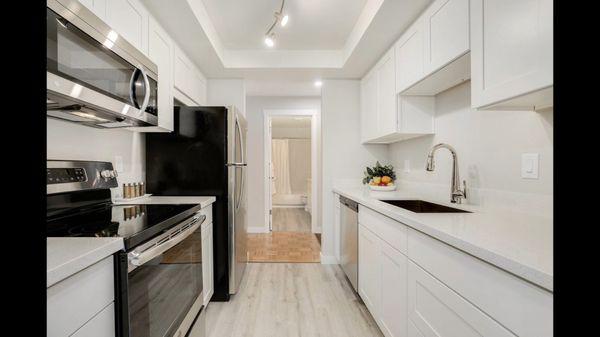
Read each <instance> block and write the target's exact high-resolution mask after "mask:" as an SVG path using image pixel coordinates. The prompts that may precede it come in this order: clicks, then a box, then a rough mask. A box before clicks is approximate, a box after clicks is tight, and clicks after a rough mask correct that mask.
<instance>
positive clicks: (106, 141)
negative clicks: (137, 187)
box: [46, 118, 146, 193]
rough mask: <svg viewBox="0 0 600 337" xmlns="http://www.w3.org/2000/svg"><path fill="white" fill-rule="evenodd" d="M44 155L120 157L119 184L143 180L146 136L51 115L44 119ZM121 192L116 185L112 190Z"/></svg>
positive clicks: (113, 161)
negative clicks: (54, 117)
mask: <svg viewBox="0 0 600 337" xmlns="http://www.w3.org/2000/svg"><path fill="white" fill-rule="evenodd" d="M47 121H48V124H47V149H46V153H47V157H48V159H64V160H98V161H109V162H112V163H113V165H115V157H117V156H120V157H122V160H123V171H122V172H119V173H118V174H119V176H118V178H117V180H118V182H119V185H121V184H123V183H128V182H139V181H145V173H146V138H145V135H144V134H143V133H137V132H132V131H128V130H121V129H112V130H104V129H96V128H92V127H89V126H82V125H77V124H74V123H70V122H64V121H60V120H56V119H52V118H48V119H47ZM115 192H119V193H120V192H121V189H120V188H117V189H113V193H115Z"/></svg>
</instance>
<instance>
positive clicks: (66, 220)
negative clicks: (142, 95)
mask: <svg viewBox="0 0 600 337" xmlns="http://www.w3.org/2000/svg"><path fill="white" fill-rule="evenodd" d="M46 173H47V177H46V182H47V185H46V187H47V208H46V216H47V221H46V234H47V236H48V237H121V238H123V242H124V246H125V249H124V250H123V251H120V252H117V253H116V254H115V256H114V262H115V304H116V305H115V325H116V328H115V329H116V331H115V333H116V336H119V337H138V336H139V337H142V336H143V337H151V336H157V337H158V336H160V337H163V336H176V335H178V334H181V335H182V336H183V335H185V334H186V333H187V332H188V331H189V329H190V328H191V327H192V326H193V325H194V324H195V323H196V321H198V320H199V319H200V323H199V324H204V318H203V317H204V315H202V314H203V313H204V310H203V308H204V306H203V305H202V298H203V296H202V235H201V225H202V223H203V222H204V220H205V219H206V217H205V216H204V215H200V214H199V213H198V212H199V211H200V209H201V205H194V204H168V205H161V204H152V205H142V204H130V205H122V204H118V205H117V204H113V203H112V202H111V192H110V188H115V187H118V183H117V173H116V171H114V170H113V167H112V164H111V163H108V162H93V161H57V160H51V161H48V162H47V170H46Z"/></svg>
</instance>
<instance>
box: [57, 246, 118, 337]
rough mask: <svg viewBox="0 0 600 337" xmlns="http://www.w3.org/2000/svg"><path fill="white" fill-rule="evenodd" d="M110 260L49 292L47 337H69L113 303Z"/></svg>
mask: <svg viewBox="0 0 600 337" xmlns="http://www.w3.org/2000/svg"><path fill="white" fill-rule="evenodd" d="M114 285H115V281H114V271H113V257H112V256H109V257H107V258H105V259H104V260H102V261H100V262H97V263H96V264H94V265H92V266H90V267H87V268H86V269H84V270H82V271H80V272H78V273H77V274H75V275H73V276H71V277H69V278H67V279H65V280H62V281H60V282H59V283H57V284H55V285H53V286H52V287H50V288H48V289H47V290H46V299H47V310H48V312H47V319H48V325H47V328H48V337H53V336H57V337H58V336H60V337H63V336H69V335H71V334H72V333H73V332H75V331H76V330H77V329H79V328H80V327H81V326H83V325H84V323H85V322H87V321H88V320H90V318H92V317H94V315H96V314H97V313H98V312H100V311H101V310H102V309H103V308H105V307H106V306H107V305H109V304H110V303H111V302H113V301H114V298H115V296H114Z"/></svg>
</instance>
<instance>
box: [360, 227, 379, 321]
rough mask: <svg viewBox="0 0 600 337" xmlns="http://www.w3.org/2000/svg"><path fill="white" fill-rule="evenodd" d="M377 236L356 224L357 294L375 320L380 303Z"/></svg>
mask: <svg viewBox="0 0 600 337" xmlns="http://www.w3.org/2000/svg"><path fill="white" fill-rule="evenodd" d="M379 241H380V240H379V238H378V237H377V236H375V234H373V233H372V232H371V231H370V230H368V229H366V228H365V227H364V226H361V225H359V226H358V294H359V295H360V297H361V298H362V299H363V301H364V302H365V304H366V305H367V308H369V311H370V312H371V314H372V315H373V317H374V318H375V319H376V320H377V318H378V317H379V306H380V303H381V272H380V270H381V267H380V261H381V251H380V245H379Z"/></svg>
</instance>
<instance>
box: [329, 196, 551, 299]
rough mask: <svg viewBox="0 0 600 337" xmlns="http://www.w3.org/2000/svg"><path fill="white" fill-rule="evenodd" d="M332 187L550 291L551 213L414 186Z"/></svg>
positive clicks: (366, 205)
mask: <svg viewBox="0 0 600 337" xmlns="http://www.w3.org/2000/svg"><path fill="white" fill-rule="evenodd" d="M333 190H334V192H336V193H338V194H340V195H342V196H345V197H347V198H349V199H351V200H354V201H356V202H358V203H359V204H361V205H363V206H365V207H368V208H370V209H372V210H374V211H377V212H379V213H382V214H384V215H386V216H388V217H390V218H392V219H394V220H396V221H399V222H402V223H403V224H405V225H407V226H409V227H412V228H414V229H416V230H418V231H421V232H423V233H425V234H428V235H430V236H432V237H434V238H436V239H438V240H440V241H443V242H445V243H447V244H449V245H451V246H454V247H456V248H458V249H460V250H462V251H464V252H467V253H469V254H471V255H473V256H475V257H477V258H479V259H481V260H484V261H486V262H488V263H490V264H493V265H495V266H497V267H499V268H501V269H504V270H506V271H508V272H510V273H512V274H514V275H517V276H519V277H521V278H523V279H525V280H527V281H529V282H531V283H534V284H536V285H538V286H540V287H543V288H545V289H547V290H549V291H553V284H554V276H553V227H552V218H551V217H548V218H546V217H540V216H535V215H530V214H525V213H518V212H512V211H510V210H491V209H483V208H481V207H478V206H472V205H466V204H462V205H456V204H451V203H449V202H447V201H440V200H433V199H431V198H426V197H420V196H419V193H418V192H415V191H394V192H373V191H369V190H368V189H367V188H365V187H361V188H356V187H334V189H333ZM449 198H450V196H449V195H448V199H449ZM385 199H388V200H389V199H422V200H426V201H430V202H435V203H438V204H442V205H446V206H450V207H454V208H461V209H464V210H467V211H470V212H472V213H414V212H411V211H408V210H405V209H403V208H400V207H396V206H393V205H390V204H387V203H384V202H382V201H380V200H385ZM448 201H449V200H448Z"/></svg>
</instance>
